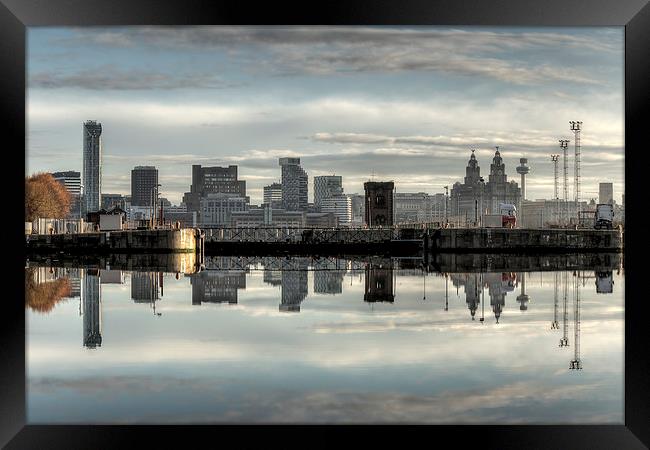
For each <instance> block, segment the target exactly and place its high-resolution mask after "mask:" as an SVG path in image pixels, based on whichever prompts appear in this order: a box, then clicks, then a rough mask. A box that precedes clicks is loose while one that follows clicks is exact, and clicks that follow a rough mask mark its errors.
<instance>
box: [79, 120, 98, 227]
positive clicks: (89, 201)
mask: <svg viewBox="0 0 650 450" xmlns="http://www.w3.org/2000/svg"><path fill="white" fill-rule="evenodd" d="M102 151H103V149H102V124H101V123H99V122H96V121H94V120H88V121H86V122H84V124H83V179H82V182H83V186H84V192H83V199H84V205H83V208H84V210H83V213H84V214H85V213H87V212H94V211H98V210H99V209H100V207H101V192H102Z"/></svg>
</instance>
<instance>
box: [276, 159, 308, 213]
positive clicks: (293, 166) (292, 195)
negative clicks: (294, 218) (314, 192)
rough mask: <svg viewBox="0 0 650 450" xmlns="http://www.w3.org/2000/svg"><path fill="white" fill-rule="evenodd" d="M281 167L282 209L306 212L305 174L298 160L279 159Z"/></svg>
mask: <svg viewBox="0 0 650 450" xmlns="http://www.w3.org/2000/svg"><path fill="white" fill-rule="evenodd" d="M280 167H282V207H283V208H284V209H286V210H287V211H306V210H307V189H308V188H307V183H308V179H307V172H305V170H304V169H303V168H302V167H300V158H280Z"/></svg>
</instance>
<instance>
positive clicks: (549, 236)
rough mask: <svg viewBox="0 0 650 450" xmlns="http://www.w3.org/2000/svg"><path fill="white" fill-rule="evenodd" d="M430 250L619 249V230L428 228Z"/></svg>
mask: <svg viewBox="0 0 650 450" xmlns="http://www.w3.org/2000/svg"><path fill="white" fill-rule="evenodd" d="M429 243H430V244H429V248H430V249H431V250H432V251H433V252H434V253H437V252H477V253H478V252H490V253H493V252H502V251H503V252H511V251H526V252H549V251H550V252H575V251H582V252H589V251H598V252H602V251H614V252H619V251H622V245H623V238H622V232H621V231H620V230H591V229H587V230H585V229H578V230H567V229H517V228H515V229H510V228H446V229H437V230H430V234H429Z"/></svg>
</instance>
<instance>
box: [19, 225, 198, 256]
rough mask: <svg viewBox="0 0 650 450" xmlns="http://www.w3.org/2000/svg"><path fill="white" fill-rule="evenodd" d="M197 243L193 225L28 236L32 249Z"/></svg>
mask: <svg viewBox="0 0 650 450" xmlns="http://www.w3.org/2000/svg"><path fill="white" fill-rule="evenodd" d="M200 246H201V243H200V239H197V232H196V231H195V230H194V229H192V228H184V229H180V230H173V229H172V230H128V231H106V232H98V233H82V234H50V235H46V234H39V235H28V236H27V249H28V250H31V251H49V252H56V251H63V252H80V253H86V252H97V253H103V252H115V253H131V252H134V253H135V252H150V253H158V252H159V253H190V252H192V253H193V252H196V251H197V248H200Z"/></svg>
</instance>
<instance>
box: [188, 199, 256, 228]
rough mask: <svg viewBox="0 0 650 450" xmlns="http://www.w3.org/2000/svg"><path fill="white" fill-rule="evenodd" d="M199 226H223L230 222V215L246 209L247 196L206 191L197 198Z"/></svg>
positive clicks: (247, 203)
mask: <svg viewBox="0 0 650 450" xmlns="http://www.w3.org/2000/svg"><path fill="white" fill-rule="evenodd" d="M199 205H200V209H199V226H204V227H224V226H229V225H230V223H231V215H232V214H233V213H237V212H245V211H248V206H249V198H248V197H241V196H235V194H226V193H207V194H206V195H205V196H203V197H201V198H200V200H199Z"/></svg>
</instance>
